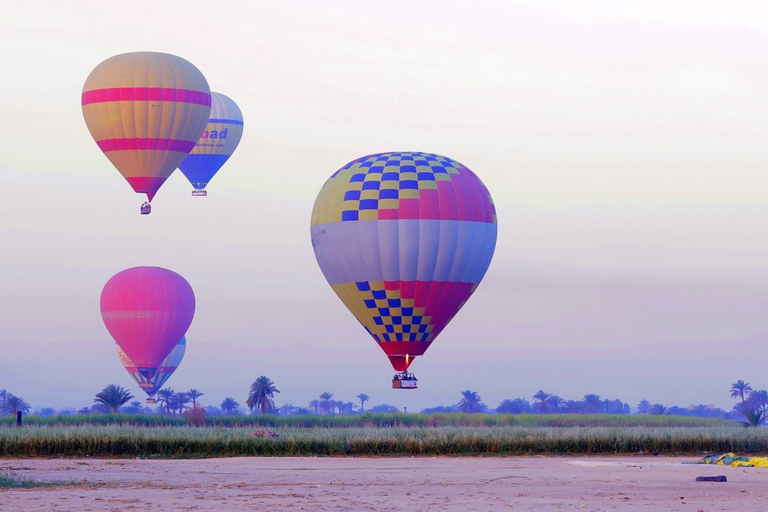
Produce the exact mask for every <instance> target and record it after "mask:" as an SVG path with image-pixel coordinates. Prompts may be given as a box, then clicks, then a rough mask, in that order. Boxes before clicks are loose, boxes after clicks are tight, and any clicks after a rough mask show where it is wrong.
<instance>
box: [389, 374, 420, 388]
mask: <svg viewBox="0 0 768 512" xmlns="http://www.w3.org/2000/svg"><path fill="white" fill-rule="evenodd" d="M418 388H419V379H417V378H416V376H415V375H414V374H412V373H408V372H400V373H396V374H395V376H394V377H392V389H418Z"/></svg>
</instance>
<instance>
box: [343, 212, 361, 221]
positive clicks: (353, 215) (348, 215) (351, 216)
mask: <svg viewBox="0 0 768 512" xmlns="http://www.w3.org/2000/svg"><path fill="white" fill-rule="evenodd" d="M341 220H342V222H343V221H346V220H357V210H347V211H344V212H341Z"/></svg>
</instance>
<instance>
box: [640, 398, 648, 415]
mask: <svg viewBox="0 0 768 512" xmlns="http://www.w3.org/2000/svg"><path fill="white" fill-rule="evenodd" d="M650 412H651V402H649V401H648V400H646V399H645V398H643V399H642V400H640V403H638V404H637V414H649V413H650Z"/></svg>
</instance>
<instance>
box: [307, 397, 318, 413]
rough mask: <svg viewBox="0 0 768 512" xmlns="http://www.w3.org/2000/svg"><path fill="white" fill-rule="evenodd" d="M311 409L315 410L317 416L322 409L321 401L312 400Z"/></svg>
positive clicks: (310, 402)
mask: <svg viewBox="0 0 768 512" xmlns="http://www.w3.org/2000/svg"><path fill="white" fill-rule="evenodd" d="M309 407H310V408H314V409H315V414H317V409H318V408H319V407H320V400H317V399H315V400H310V401H309Z"/></svg>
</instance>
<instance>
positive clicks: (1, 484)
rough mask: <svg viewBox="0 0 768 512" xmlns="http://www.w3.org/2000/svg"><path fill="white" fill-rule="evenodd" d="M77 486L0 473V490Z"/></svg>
mask: <svg viewBox="0 0 768 512" xmlns="http://www.w3.org/2000/svg"><path fill="white" fill-rule="evenodd" d="M64 485H67V486H69V485H78V482H62V481H59V480H32V479H31V478H25V477H21V476H18V475H14V474H13V473H0V489H4V488H15V489H32V488H34V487H60V486H64Z"/></svg>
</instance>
